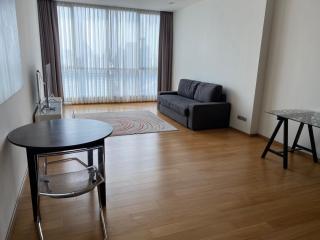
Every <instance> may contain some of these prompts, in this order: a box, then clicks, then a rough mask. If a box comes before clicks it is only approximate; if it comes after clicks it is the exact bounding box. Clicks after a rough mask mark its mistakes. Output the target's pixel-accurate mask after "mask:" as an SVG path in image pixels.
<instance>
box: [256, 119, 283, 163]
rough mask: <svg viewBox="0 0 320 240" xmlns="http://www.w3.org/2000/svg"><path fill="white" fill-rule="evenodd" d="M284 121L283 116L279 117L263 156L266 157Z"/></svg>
mask: <svg viewBox="0 0 320 240" xmlns="http://www.w3.org/2000/svg"><path fill="white" fill-rule="evenodd" d="M283 121H284V119H282V118H281V119H278V124H277V126H276V128H275V129H274V131H273V133H272V135H271V138H270V139H269V142H268V144H267V146H266V148H265V149H264V151H263V153H262V155H261V158H265V157H266V155H267V153H268V151H269V150H270V147H271V145H272V143H273V141H274V139H275V137H276V136H277V133H278V132H279V129H280V127H281V125H282V123H283Z"/></svg>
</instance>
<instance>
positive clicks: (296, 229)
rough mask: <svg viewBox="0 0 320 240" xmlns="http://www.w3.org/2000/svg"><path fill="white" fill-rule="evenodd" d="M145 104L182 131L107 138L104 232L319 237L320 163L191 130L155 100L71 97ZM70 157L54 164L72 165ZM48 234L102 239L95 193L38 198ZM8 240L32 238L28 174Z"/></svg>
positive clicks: (258, 141)
mask: <svg viewBox="0 0 320 240" xmlns="http://www.w3.org/2000/svg"><path fill="white" fill-rule="evenodd" d="M128 110H149V111H152V112H154V113H155V114H157V115H158V116H159V117H161V118H162V119H164V120H166V121H168V122H169V123H170V124H172V125H174V126H175V127H177V128H178V129H179V131H175V132H162V133H151V134H141V135H129V136H118V137H110V138H108V139H107V140H106V168H107V169H106V170H107V210H106V216H107V221H108V231H109V235H110V239H112V240H129V239H130V240H144V239H148V240H175V239H176V240H180V239H183V240H189V239H190V240H191V239H192V240H194V239H197V240H209V239H210V240H217V239H218V240H222V239H225V240H230V239H231V240H232V239H236V240H239V239H240V240H242V239H263V240H266V239H273V240H274V239H276V240H278V239H283V240H291V239H292V240H297V239H320V230H319V229H320V197H319V196H320V165H319V164H314V163H313V161H312V157H311V156H307V155H305V154H300V153H296V154H294V155H289V169H288V170H287V171H285V170H283V169H282V161H281V160H280V159H279V158H278V157H277V156H273V155H271V154H270V155H267V158H266V159H265V160H262V159H261V158H260V155H261V152H262V151H263V149H264V147H265V144H266V140H265V139H264V138H262V137H249V136H247V135H245V134H243V133H241V132H238V131H236V130H233V129H216V130H207V131H197V132H194V131H191V130H189V129H186V128H184V127H182V126H181V125H179V124H177V123H176V122H174V121H172V120H171V119H169V118H167V117H166V116H164V115H162V114H160V113H158V112H157V109H156V104H155V103H134V104H100V105H69V106H66V107H65V114H64V115H65V117H72V114H73V112H75V113H81V112H104V111H128ZM75 169H76V167H75V166H73V165H72V164H66V165H64V166H63V168H61V167H57V166H53V165H52V169H51V170H52V171H53V172H56V171H61V170H64V171H67V170H75ZM41 213H42V221H43V230H44V234H45V237H46V239H62V240H63V239H83V240H86V239H102V232H101V226H100V221H99V212H98V199H97V194H96V192H95V191H94V192H91V193H89V194H86V195H82V196H79V197H76V198H70V199H62V200H61V199H58V200H55V199H49V198H44V197H43V198H42V199H41ZM11 238H12V239H36V230H35V227H34V225H33V221H32V207H31V199H30V190H29V184H28V180H26V183H25V186H24V190H23V193H22V195H21V197H20V201H19V204H18V209H17V213H16V217H15V221H14V224H13V231H12V234H11Z"/></svg>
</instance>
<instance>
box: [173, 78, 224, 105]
mask: <svg viewBox="0 0 320 240" xmlns="http://www.w3.org/2000/svg"><path fill="white" fill-rule="evenodd" d="M178 95H180V96H183V97H186V98H190V99H194V100H196V101H199V102H224V101H226V96H225V95H224V94H223V93H222V86H221V85H218V84H213V83H206V82H199V81H195V80H190V79H181V80H180V82H179V87H178Z"/></svg>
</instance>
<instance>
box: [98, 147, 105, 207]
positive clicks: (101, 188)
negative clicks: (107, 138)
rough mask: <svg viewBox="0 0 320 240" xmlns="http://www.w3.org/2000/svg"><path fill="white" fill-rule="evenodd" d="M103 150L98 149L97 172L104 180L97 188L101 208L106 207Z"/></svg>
mask: <svg viewBox="0 0 320 240" xmlns="http://www.w3.org/2000/svg"><path fill="white" fill-rule="evenodd" d="M104 151H105V149H104V145H103V147H100V148H98V168H99V172H100V174H101V175H102V177H103V178H104V182H103V183H101V184H100V185H99V186H98V191H99V198H100V203H101V207H105V206H106V177H105V152H104Z"/></svg>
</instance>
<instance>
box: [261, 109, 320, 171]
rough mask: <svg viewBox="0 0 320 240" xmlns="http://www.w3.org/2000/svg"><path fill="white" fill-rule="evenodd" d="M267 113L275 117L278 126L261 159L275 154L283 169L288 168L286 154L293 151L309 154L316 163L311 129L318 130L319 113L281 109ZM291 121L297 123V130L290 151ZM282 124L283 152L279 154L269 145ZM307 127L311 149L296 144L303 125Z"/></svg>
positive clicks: (315, 151) (319, 126)
mask: <svg viewBox="0 0 320 240" xmlns="http://www.w3.org/2000/svg"><path fill="white" fill-rule="evenodd" d="M267 113H269V114H272V115H275V116H277V120H278V124H277V126H276V127H275V129H274V131H273V133H272V135H271V137H270V139H269V141H268V144H267V146H266V147H265V149H264V151H263V153H262V155H261V158H265V157H266V155H267V153H268V152H271V153H273V154H276V155H278V156H280V157H282V158H283V168H284V169H287V168H288V152H291V153H294V152H295V151H301V150H303V151H307V152H311V153H312V156H313V161H314V162H315V163H316V162H318V156H317V150H316V145H315V140H314V133H313V127H317V128H320V113H319V112H314V111H308V110H299V109H283V110H271V111H267ZM289 120H292V121H295V122H299V123H300V125H299V128H298V131H297V133H296V136H295V139H294V141H293V144H292V147H291V149H289V146H288V121H289ZM282 124H283V151H281V152H279V151H276V150H273V149H271V145H272V143H273V142H274V139H275V137H276V136H277V133H278V132H279V129H280V127H281V126H282ZM305 124H306V125H307V126H308V132H309V137H310V143H311V148H307V147H305V146H301V145H299V144H298V142H299V139H300V136H301V132H302V130H303V127H304V125H305Z"/></svg>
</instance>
